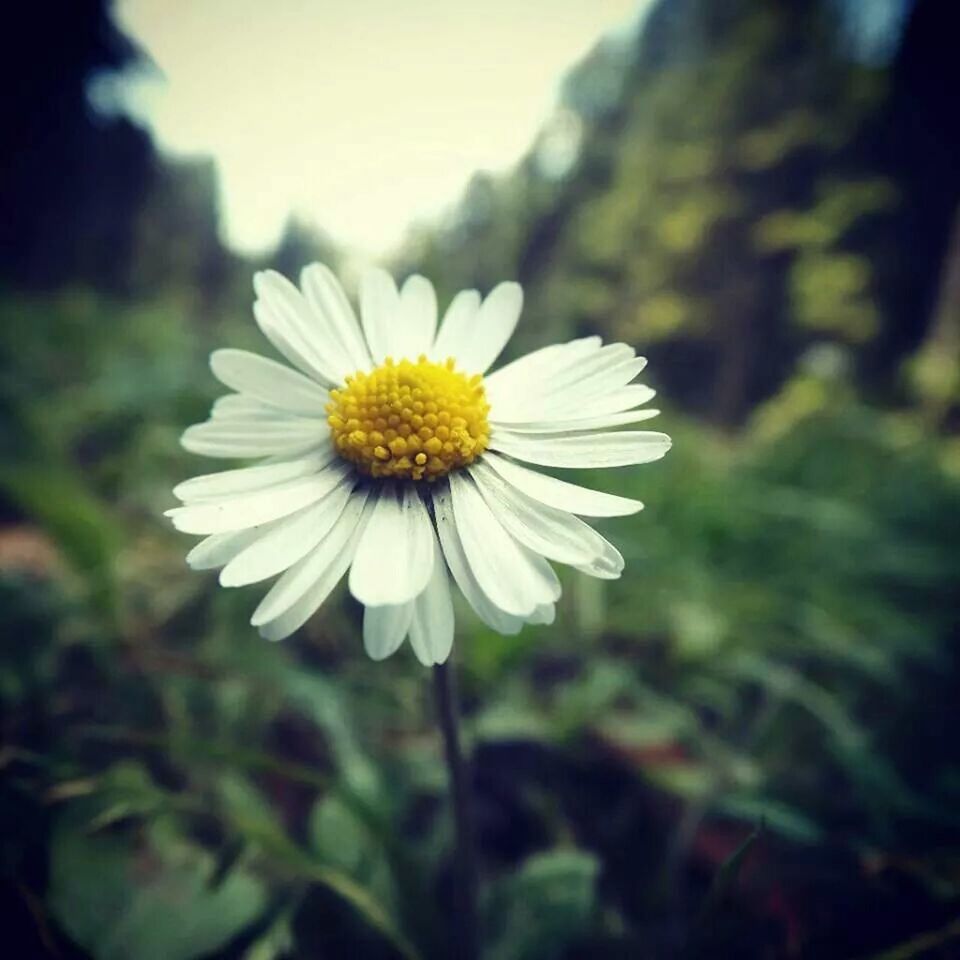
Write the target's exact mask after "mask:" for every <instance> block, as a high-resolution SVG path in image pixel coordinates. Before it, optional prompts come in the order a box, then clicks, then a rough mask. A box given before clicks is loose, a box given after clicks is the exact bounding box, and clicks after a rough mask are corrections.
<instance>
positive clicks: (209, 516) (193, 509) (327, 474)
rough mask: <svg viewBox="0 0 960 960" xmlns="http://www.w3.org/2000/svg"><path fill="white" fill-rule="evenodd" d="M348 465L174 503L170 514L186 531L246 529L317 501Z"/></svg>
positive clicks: (220, 531) (331, 488) (222, 531)
mask: <svg viewBox="0 0 960 960" xmlns="http://www.w3.org/2000/svg"><path fill="white" fill-rule="evenodd" d="M348 469H349V468H348V467H346V466H339V465H338V466H335V467H328V468H327V469H325V470H323V471H321V472H320V473H317V474H314V475H312V476H309V477H300V478H298V479H296V480H287V481H285V482H283V483H278V484H274V485H273V486H271V487H267V488H265V489H260V490H253V491H250V492H248V493H240V494H237V495H236V496H233V497H228V498H226V499H223V500H201V501H200V502H198V503H195V504H191V505H189V506H186V507H174V509H172V510H168V511H167V512H166V515H167V516H168V517H170V518H171V519H172V520H173V525H174V526H175V527H176V528H177V529H178V530H181V531H183V532H184V533H225V532H226V531H228V530H245V529H247V528H248V527H256V526H259V525H260V524H262V523H268V522H269V521H271V520H277V519H279V518H280V517H286V516H289V515H290V514H291V513H294V512H296V511H297V510H300V509H302V508H303V507H306V506H309V505H310V504H311V503H316V502H317V500H319V499H320V498H321V497H324V496H326V495H327V494H328V493H329V492H330V491H331V490H333V489H334V487H336V486H338V485H339V484H340V483H341V481H342V480H343V478H344V476H346V475H347V472H348Z"/></svg>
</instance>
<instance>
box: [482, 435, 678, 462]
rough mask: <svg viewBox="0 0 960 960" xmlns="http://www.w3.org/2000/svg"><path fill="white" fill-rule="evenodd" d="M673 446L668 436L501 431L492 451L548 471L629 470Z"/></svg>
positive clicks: (493, 441) (492, 438)
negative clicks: (587, 468)
mask: <svg viewBox="0 0 960 960" xmlns="http://www.w3.org/2000/svg"><path fill="white" fill-rule="evenodd" d="M670 442H671V441H670V438H669V437H668V436H667V435H666V434H665V433H655V432H653V431H642V430H623V431H621V432H619V433H616V432H615V433H594V434H590V433H588V434H578V435H576V436H560V437H552V436H549V435H538V434H519V433H510V432H509V431H507V430H501V429H498V430H495V431H494V432H493V434H492V436H491V438H490V446H491V448H492V449H494V450H499V451H500V452H501V453H507V454H509V455H510V456H511V457H516V458H517V459H518V460H525V461H527V463H538V464H540V465H541V466H544V467H625V466H629V465H631V464H637V463H650V462H651V461H653V460H659V459H660V458H661V457H662V456H663V455H664V454H665V453H666V452H667V451H668V450H669V449H670Z"/></svg>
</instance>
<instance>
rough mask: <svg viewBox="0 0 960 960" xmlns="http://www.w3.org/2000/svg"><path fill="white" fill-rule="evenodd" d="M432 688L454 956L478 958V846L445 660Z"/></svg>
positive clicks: (436, 670)
mask: <svg viewBox="0 0 960 960" xmlns="http://www.w3.org/2000/svg"><path fill="white" fill-rule="evenodd" d="M433 691H434V697H435V699H436V706H437V723H438V724H439V726H440V732H441V733H442V734H443V749H444V756H445V758H446V762H447V772H448V774H449V776H450V788H451V793H452V800H453V813H454V821H455V825H456V835H457V850H456V860H455V864H456V874H457V876H456V887H455V890H454V904H455V911H456V912H455V917H454V921H455V924H456V947H457V957H458V958H460V960H477V958H478V957H479V955H480V953H479V941H478V937H477V887H478V879H477V848H476V834H475V828H474V819H473V803H472V797H471V791H470V780H469V771H468V768H467V764H466V763H465V761H464V759H463V754H462V752H461V750H460V732H459V716H458V709H457V691H456V683H455V682H454V675H453V671H452V670H451V669H450V668H449V665H448V664H446V663H441V664H439V665H438V666H436V667H434V668H433Z"/></svg>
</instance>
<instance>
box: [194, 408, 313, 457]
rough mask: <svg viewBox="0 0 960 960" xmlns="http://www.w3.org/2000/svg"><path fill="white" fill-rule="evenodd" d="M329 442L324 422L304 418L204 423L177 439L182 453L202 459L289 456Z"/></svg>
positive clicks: (230, 420) (210, 421)
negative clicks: (187, 451) (195, 455)
mask: <svg viewBox="0 0 960 960" xmlns="http://www.w3.org/2000/svg"><path fill="white" fill-rule="evenodd" d="M329 440H330V427H329V426H328V424H327V423H326V421H324V420H307V419H306V418H304V417H296V418H294V417H289V418H283V419H281V418H277V419H274V420H270V421H267V420H234V419H229V420H208V421H207V422H206V423H198V424H196V425H195V426H192V427H187V429H186V430H184V432H183V435H182V436H181V437H180V444H181V446H183V448H184V449H185V450H189V451H190V452H191V453H197V454H200V455H202V456H205V457H224V458H231V457H233V458H235V457H244V458H246V457H269V456H272V455H276V454H280V455H284V456H288V457H293V456H295V455H297V454H306V453H307V452H308V451H310V450H311V449H312V448H315V447H321V446H323V445H325V444H326V443H329Z"/></svg>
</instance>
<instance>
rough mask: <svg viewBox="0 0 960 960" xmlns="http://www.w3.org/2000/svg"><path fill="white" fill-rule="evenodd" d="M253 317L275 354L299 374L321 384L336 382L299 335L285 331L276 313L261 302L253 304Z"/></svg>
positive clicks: (291, 331)
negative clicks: (287, 361)
mask: <svg viewBox="0 0 960 960" xmlns="http://www.w3.org/2000/svg"><path fill="white" fill-rule="evenodd" d="M253 316H254V318H255V319H256V321H257V326H258V327H259V328H260V332H261V333H262V334H263V335H264V336H265V337H266V338H267V340H269V341H270V343H271V344H273V346H274V347H275V348H276V350H277V352H278V353H281V354H282V355H283V356H284V357H286V359H287V360H289V361H290V363H292V364H293V365H294V366H295V367H296V368H297V369H298V370H299V371H300V372H301V373H304V374H306V375H307V376H308V377H310V378H311V379H316V380H317V381H319V382H320V383H323V384H327V385H332V384H335V383H336V382H337V380H336V378H335V377H334V375H333V373H332V372H330V371H328V370H326V369H325V368H323V367H322V366H321V365H318V364H317V362H316V361H315V360H314V359H313V357H312V353H311V351H310V348H309V347H308V346H307V345H306V344H304V343H303V342H302V340H301V338H300V337H299V335H298V334H296V333H295V331H293V330H289V329H287V328H286V327H285V326H284V324H283V321H282V320H281V319H280V318H278V316H277V314H276V311H274V310H272V309H271V308H270V307H269V306H267V304H266V303H265V302H264V301H263V300H257V301H255V302H254V304H253Z"/></svg>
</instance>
